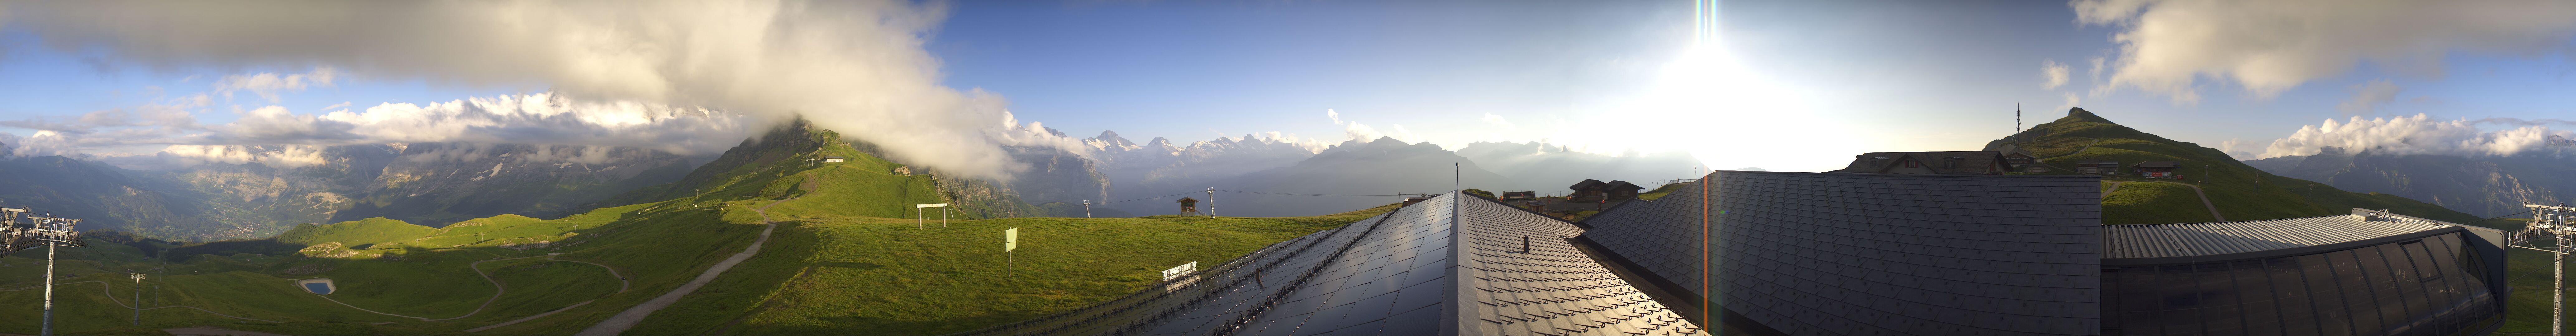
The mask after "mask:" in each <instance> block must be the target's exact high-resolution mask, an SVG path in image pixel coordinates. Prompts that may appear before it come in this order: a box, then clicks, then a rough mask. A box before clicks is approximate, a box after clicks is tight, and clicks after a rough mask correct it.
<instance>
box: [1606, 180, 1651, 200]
mask: <svg viewBox="0 0 2576 336" xmlns="http://www.w3.org/2000/svg"><path fill="white" fill-rule="evenodd" d="M1643 190H1646V187H1639V186H1637V184H1635V183H1628V181H1610V183H1607V184H1603V185H1602V186H1601V191H1602V193H1603V195H1602V196H1605V197H1607V200H1609V201H1625V200H1631V199H1636V198H1637V192H1638V191H1643Z"/></svg>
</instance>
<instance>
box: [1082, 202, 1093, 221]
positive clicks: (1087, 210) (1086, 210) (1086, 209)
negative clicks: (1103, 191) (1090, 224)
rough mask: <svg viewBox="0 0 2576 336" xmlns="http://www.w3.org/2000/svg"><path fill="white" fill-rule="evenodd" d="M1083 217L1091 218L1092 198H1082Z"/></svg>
mask: <svg viewBox="0 0 2576 336" xmlns="http://www.w3.org/2000/svg"><path fill="white" fill-rule="evenodd" d="M1082 218H1091V200H1082Z"/></svg>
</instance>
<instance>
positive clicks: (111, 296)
mask: <svg viewBox="0 0 2576 336" xmlns="http://www.w3.org/2000/svg"><path fill="white" fill-rule="evenodd" d="M92 282H96V283H98V292H99V294H105V295H107V302H113V303H116V306H118V307H125V309H134V305H129V304H125V302H122V301H117V300H116V293H115V292H110V291H109V290H110V289H111V288H109V287H112V286H109V285H108V284H107V282H106V281H99V280H90V281H82V282H72V283H58V284H54V286H64V285H72V284H83V283H92ZM44 287H45V286H35V287H27V288H18V289H0V291H22V290H29V289H36V288H44ZM161 308H187V309H196V310H197V311H201V312H206V313H207V314H215V316H222V317H229V318H233V319H236V320H251V321H260V322H268V323H285V322H278V321H270V320H262V319H255V318H248V317H240V316H232V315H224V313H217V312H215V311H212V310H206V309H205V308H197V307H189V306H180V305H169V306H160V307H152V308H143V310H153V309H161Z"/></svg>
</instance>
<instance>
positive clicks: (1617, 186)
mask: <svg viewBox="0 0 2576 336" xmlns="http://www.w3.org/2000/svg"><path fill="white" fill-rule="evenodd" d="M1601 190H1605V191H1620V190H1646V187H1639V186H1637V184H1636V183H1628V181H1610V183H1608V184H1603V185H1601Z"/></svg>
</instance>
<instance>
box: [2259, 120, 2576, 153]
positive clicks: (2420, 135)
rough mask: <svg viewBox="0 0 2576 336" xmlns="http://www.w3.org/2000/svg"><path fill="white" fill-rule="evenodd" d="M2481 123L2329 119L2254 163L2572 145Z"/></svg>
mask: <svg viewBox="0 0 2576 336" xmlns="http://www.w3.org/2000/svg"><path fill="white" fill-rule="evenodd" d="M2481 123H2482V122H2481V121H2472V120H2452V121H2436V120H2432V118H2431V117H2427V116H2425V115H2424V114H2416V115H2413V116H2396V117H2388V118H2369V119H2363V118H2362V117H2358V116H2356V117H2352V118H2351V119H2349V120H2347V121H2343V122H2337V121H2335V120H2334V119H2326V121H2325V122H2324V123H2323V124H2321V125H2308V126H2300V127H2299V131H2298V132H2296V133H2292V134H2290V136H2289V137H2288V138H2282V139H2280V140H2274V141H2272V144H2271V145H2270V146H2268V147H2266V148H2264V150H2263V154H2262V155H2260V156H2259V157H2253V158H2255V159H2260V158H2272V157H2281V156H2289V155H2315V154H2316V153H2317V151H2318V150H2319V149H2322V148H2325V147H2338V148H2344V149H2346V150H2352V151H2357V152H2360V151H2367V152H2375V153H2380V154H2440V155H2459V156H2512V155H2518V154H2524V153H2529V152H2535V151H2553V152H2556V151H2564V150H2567V149H2569V147H2571V146H2576V143H2571V142H2570V140H2569V139H2570V137H2571V135H2576V134H2571V133H2570V132H2568V131H2560V130H2553V129H2550V128H2549V127H2548V126H2521V127H2514V128H2508V129H2503V130H2497V131H2492V132H2490V131H2484V130H2480V129H2479V128H2478V127H2477V125H2479V124H2481Z"/></svg>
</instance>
